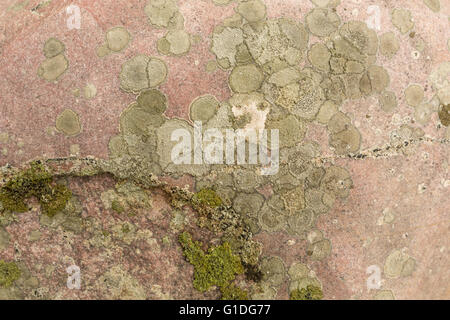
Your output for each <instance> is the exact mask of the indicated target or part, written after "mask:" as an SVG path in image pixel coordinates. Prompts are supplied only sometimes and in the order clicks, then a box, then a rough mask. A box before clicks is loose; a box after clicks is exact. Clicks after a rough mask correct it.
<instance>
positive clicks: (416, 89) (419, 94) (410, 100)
mask: <svg viewBox="0 0 450 320" xmlns="http://www.w3.org/2000/svg"><path fill="white" fill-rule="evenodd" d="M424 96H425V92H424V90H423V88H422V86H421V85H418V84H412V85H410V86H408V88H406V90H405V99H406V103H407V104H408V105H410V106H412V107H417V106H419V105H420V104H421V103H422V101H423V98H424Z"/></svg>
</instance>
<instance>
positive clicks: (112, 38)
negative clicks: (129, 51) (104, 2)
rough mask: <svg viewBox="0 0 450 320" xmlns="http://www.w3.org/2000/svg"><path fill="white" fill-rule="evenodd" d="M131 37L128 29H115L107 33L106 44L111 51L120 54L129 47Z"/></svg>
mask: <svg viewBox="0 0 450 320" xmlns="http://www.w3.org/2000/svg"><path fill="white" fill-rule="evenodd" d="M130 37H131V36H130V33H129V32H128V31H127V29H125V28H123V27H115V28H112V29H109V30H108V31H107V32H106V43H107V44H108V48H109V49H110V50H111V51H114V52H120V51H122V50H123V49H125V48H126V47H127V45H128V43H129V41H130Z"/></svg>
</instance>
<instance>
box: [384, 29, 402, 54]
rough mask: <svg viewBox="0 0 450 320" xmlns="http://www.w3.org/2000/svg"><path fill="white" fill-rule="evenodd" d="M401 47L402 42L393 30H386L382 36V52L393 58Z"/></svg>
mask: <svg viewBox="0 0 450 320" xmlns="http://www.w3.org/2000/svg"><path fill="white" fill-rule="evenodd" d="M399 49H400V44H399V43H398V40H397V38H396V37H395V34H394V33H393V32H386V33H384V34H382V35H381V36H380V53H381V54H382V55H384V56H386V57H388V58H392V57H393V56H394V55H395V54H396V53H397V51H398V50H399Z"/></svg>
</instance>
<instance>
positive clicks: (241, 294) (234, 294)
mask: <svg viewBox="0 0 450 320" xmlns="http://www.w3.org/2000/svg"><path fill="white" fill-rule="evenodd" d="M220 292H221V293H222V297H221V299H222V300H248V294H247V291H245V290H242V289H241V288H239V287H238V286H236V285H234V284H230V285H228V286H226V287H221V288H220Z"/></svg>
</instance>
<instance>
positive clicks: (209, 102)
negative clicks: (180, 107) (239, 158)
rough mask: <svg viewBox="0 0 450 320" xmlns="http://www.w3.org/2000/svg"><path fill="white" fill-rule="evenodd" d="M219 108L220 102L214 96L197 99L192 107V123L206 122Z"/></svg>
mask: <svg viewBox="0 0 450 320" xmlns="http://www.w3.org/2000/svg"><path fill="white" fill-rule="evenodd" d="M218 108H219V102H218V101H217V99H216V98H215V97H214V96H212V95H205V96H202V97H199V98H197V99H195V100H194V101H193V102H192V104H191V106H190V117H191V120H192V121H203V122H206V121H208V120H209V119H211V118H212V117H213V116H214V115H215V114H216V112H217V110H218Z"/></svg>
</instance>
